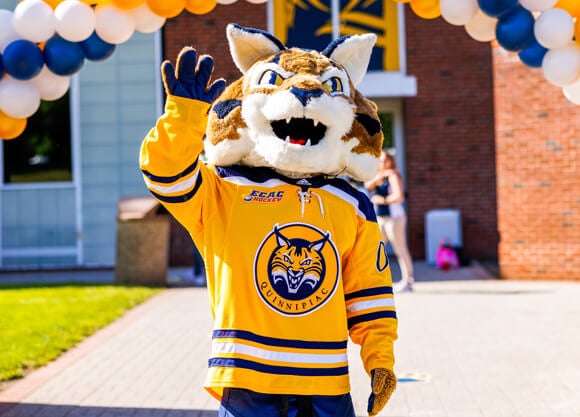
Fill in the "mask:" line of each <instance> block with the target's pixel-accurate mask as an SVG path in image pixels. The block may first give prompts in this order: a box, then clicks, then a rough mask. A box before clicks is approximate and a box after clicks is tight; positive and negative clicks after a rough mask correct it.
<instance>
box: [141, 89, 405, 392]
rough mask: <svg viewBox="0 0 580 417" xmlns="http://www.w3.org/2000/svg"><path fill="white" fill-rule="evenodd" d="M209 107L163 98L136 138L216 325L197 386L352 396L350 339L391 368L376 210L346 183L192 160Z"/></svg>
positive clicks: (391, 319) (388, 299)
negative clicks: (197, 260) (193, 252)
mask: <svg viewBox="0 0 580 417" xmlns="http://www.w3.org/2000/svg"><path fill="white" fill-rule="evenodd" d="M208 109H209V104H206V103H203V102H200V101H196V100H190V99H185V98H181V97H175V96H169V97H168V99H167V102H166V107H165V113H164V114H163V115H162V116H161V117H160V118H159V120H158V122H157V125H156V127H155V128H153V129H152V130H151V131H150V133H149V134H148V136H147V137H146V138H145V140H144V142H143V145H142V149H141V158H140V161H141V169H142V171H143V175H144V179H145V182H146V184H147V186H148V188H149V190H150V191H151V193H152V194H153V195H154V196H155V197H156V198H157V199H158V200H159V201H160V202H161V203H162V204H163V205H164V206H165V207H166V208H167V209H168V210H169V212H170V213H172V215H173V216H174V217H175V218H176V219H177V220H178V221H179V222H180V223H181V224H183V226H184V227H185V228H186V229H187V230H188V231H189V233H190V234H191V236H192V238H193V240H194V242H195V244H196V245H197V246H198V248H199V250H200V251H201V253H202V255H203V257H204V260H205V264H206V269H207V284H208V292H209V297H210V305H211V310H212V314H213V317H214V320H215V323H214V331H213V339H212V349H211V356H210V358H209V370H208V376H207V380H206V383H205V388H206V389H207V390H208V391H209V392H210V393H211V394H212V395H214V396H215V397H216V398H218V399H220V398H221V395H222V392H223V388H226V387H238V388H246V389H249V390H252V391H256V392H262V393H272V394H295V395H338V394H344V393H347V392H349V391H350V385H349V377H348V361H347V340H348V337H349V335H350V338H351V340H352V341H354V342H355V343H357V344H359V345H361V357H362V360H363V364H364V367H365V369H366V371H367V372H369V373H370V371H371V370H372V369H375V368H387V369H393V364H394V357H393V342H394V340H395V339H396V336H397V318H396V313H395V305H394V299H393V291H392V281H391V274H390V269H389V264H388V259H387V256H386V251H385V247H384V244H383V243H382V242H381V236H380V233H379V229H378V227H377V224H376V217H375V214H374V211H373V206H372V204H371V203H370V201H369V200H368V198H367V197H366V195H364V193H362V192H360V191H358V190H356V189H355V188H353V187H351V186H350V185H349V184H348V183H347V182H346V181H345V180H343V179H339V178H327V177H324V176H319V177H312V178H298V179H290V178H287V177H284V176H281V175H279V174H277V173H276V172H275V171H273V170H271V169H269V168H256V167H247V166H231V167H212V166H207V165H205V164H204V163H202V162H201V161H200V160H199V155H200V153H201V151H202V148H203V140H202V138H203V134H204V131H205V127H206V124H207V111H208Z"/></svg>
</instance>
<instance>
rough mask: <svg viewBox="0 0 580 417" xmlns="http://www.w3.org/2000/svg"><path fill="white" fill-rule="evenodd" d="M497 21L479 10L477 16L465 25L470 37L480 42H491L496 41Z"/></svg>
mask: <svg viewBox="0 0 580 417" xmlns="http://www.w3.org/2000/svg"><path fill="white" fill-rule="evenodd" d="M496 25H497V19H496V18H495V17H491V16H488V15H486V14H485V13H483V12H482V11H481V10H477V13H476V14H475V16H474V17H473V18H472V19H471V20H470V21H469V22H467V24H466V25H465V31H466V32H467V34H468V35H469V36H471V37H472V38H473V39H475V40H476V41H479V42H489V41H492V40H494V39H495V26H496Z"/></svg>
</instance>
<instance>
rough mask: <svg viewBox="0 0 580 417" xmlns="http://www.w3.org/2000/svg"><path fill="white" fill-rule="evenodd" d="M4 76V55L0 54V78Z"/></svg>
mask: <svg viewBox="0 0 580 417" xmlns="http://www.w3.org/2000/svg"><path fill="white" fill-rule="evenodd" d="M3 75H4V65H3V64H2V54H0V78H2V76H3Z"/></svg>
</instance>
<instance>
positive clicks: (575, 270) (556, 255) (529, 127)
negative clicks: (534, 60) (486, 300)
mask: <svg viewBox="0 0 580 417" xmlns="http://www.w3.org/2000/svg"><path fill="white" fill-rule="evenodd" d="M493 58H494V74H495V83H494V85H495V107H496V148H497V177H498V181H497V183H498V187H497V189H498V223H499V228H500V230H501V241H500V245H499V261H500V271H501V274H502V277H504V278H509V279H537V280H544V279H562V280H575V281H580V179H579V178H578V174H579V172H580V164H579V161H580V124H579V123H578V122H579V121H580V107H579V106H576V105H573V104H572V103H570V102H569V101H568V100H567V99H566V98H565V97H564V96H563V94H562V92H561V89H560V88H558V87H556V86H553V85H552V84H550V83H548V82H547V81H546V80H545V79H544V77H543V75H542V71H541V70H540V69H531V68H528V67H526V66H525V65H523V64H522V63H521V62H519V58H518V56H517V55H516V54H514V53H507V52H505V51H504V50H502V49H500V48H498V47H496V48H494V57H493Z"/></svg>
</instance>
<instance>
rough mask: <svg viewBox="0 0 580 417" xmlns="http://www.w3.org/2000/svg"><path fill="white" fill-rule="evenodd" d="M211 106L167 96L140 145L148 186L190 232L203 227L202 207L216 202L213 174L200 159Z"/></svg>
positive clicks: (141, 164)
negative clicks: (161, 113) (163, 106)
mask: <svg viewBox="0 0 580 417" xmlns="http://www.w3.org/2000/svg"><path fill="white" fill-rule="evenodd" d="M209 107H210V104H208V103H205V102H202V101H198V100H191V99H187V98H183V97H177V96H171V95H170V96H168V97H167V101H166V103H165V112H164V113H163V115H162V116H161V117H160V118H159V119H158V120H157V124H156V125H155V127H154V128H153V129H151V131H149V133H148V134H147V136H146V137H145V139H144V140H143V143H142V145H141V153H140V166H141V171H142V173H143V178H144V180H145V184H146V185H147V188H148V189H149V191H150V192H151V194H152V195H153V196H154V197H155V198H156V199H157V200H159V201H160V202H161V203H162V204H163V205H164V206H165V207H166V208H167V210H168V211H169V212H170V213H171V214H172V215H173V216H174V217H175V218H176V219H177V220H178V221H179V222H180V223H181V224H182V225H183V226H184V227H185V228H186V229H187V230H188V231H189V232H190V233H191V234H192V235H194V234H196V233H197V232H198V231H200V230H201V228H202V224H203V217H204V214H203V213H204V211H206V212H208V211H212V209H211V207H207V205H208V204H210V205H211V204H215V203H216V201H217V197H216V193H217V191H216V181H217V178H216V175H214V174H213V170H211V169H210V168H208V167H206V166H205V164H204V163H202V162H201V161H200V155H201V152H202V150H203V135H204V133H205V128H206V126H207V118H208V117H207V112H208V110H209ZM202 184H203V187H202ZM196 213H198V215H196Z"/></svg>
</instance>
